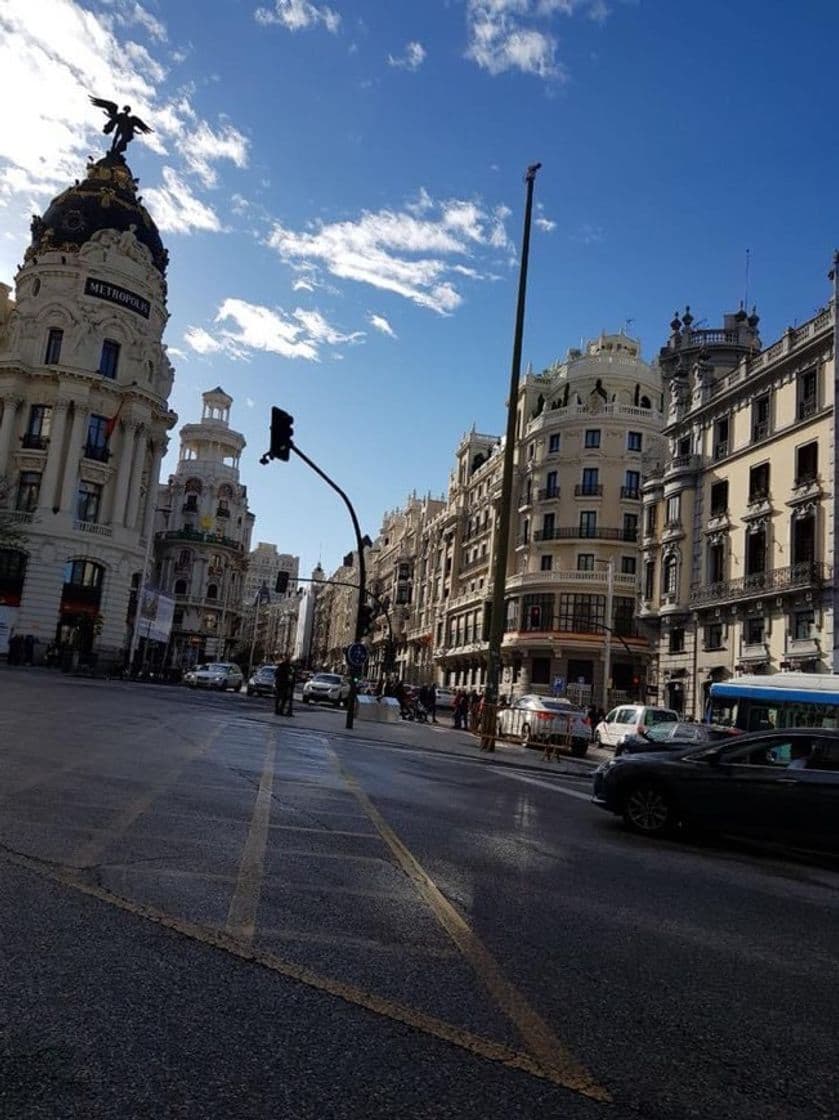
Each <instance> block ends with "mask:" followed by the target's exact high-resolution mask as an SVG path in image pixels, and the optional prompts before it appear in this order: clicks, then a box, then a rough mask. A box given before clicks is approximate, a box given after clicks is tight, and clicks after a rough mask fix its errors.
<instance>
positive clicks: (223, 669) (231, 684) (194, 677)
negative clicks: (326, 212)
mask: <svg viewBox="0 0 839 1120" xmlns="http://www.w3.org/2000/svg"><path fill="white" fill-rule="evenodd" d="M184 680H185V681H186V683H187V684H188V685H189V687H190V688H215V689H217V690H218V691H219V692H224V691H225V690H226V689H228V688H232V689H233V691H234V692H238V691H239V689H240V688H241V687H242V685H243V684H244V681H245V678H244V676H243V674H242V670H241V669H240V668H239V666H238V665H236V664H234V663H233V662H232V661H213V662H212V663H210V664H209V665H199V666H198V668H197V669H193V670H192V671H191V672H189V673H187V674H186V676H185V677H184Z"/></svg>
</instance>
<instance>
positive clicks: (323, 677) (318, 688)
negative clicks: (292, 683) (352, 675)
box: [303, 673, 350, 708]
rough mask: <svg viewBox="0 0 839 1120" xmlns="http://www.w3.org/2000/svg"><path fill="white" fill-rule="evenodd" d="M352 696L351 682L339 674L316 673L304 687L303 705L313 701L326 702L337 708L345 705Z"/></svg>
mask: <svg viewBox="0 0 839 1120" xmlns="http://www.w3.org/2000/svg"><path fill="white" fill-rule="evenodd" d="M349 694H350V682H349V681H348V680H347V678H346V677H340V676H339V675H338V674H337V673H315V675H314V676H313V677H310V678H309V680H307V681H306V683H305V684H304V685H303V703H304V704H309V703H311V702H312V701H313V700H326V701H328V702H329V703H331V704H334V705H335V707H336V708H340V706H341V705H342V704H343V703H344V701H345V700H346V699H347V697H348V696H349Z"/></svg>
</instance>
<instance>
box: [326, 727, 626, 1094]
mask: <svg viewBox="0 0 839 1120" xmlns="http://www.w3.org/2000/svg"><path fill="white" fill-rule="evenodd" d="M326 750H327V753H328V754H329V756H330V757H331V758H332V760H333V763H334V764H335V766H336V767H337V769H338V773H339V774H340V775H341V776H342V777H343V779H344V781H345V782H346V783H347V785H348V787H349V788H350V789H351V790H352V791H353V793H354V794H355V796H356V797H357V798H358V801H359V803H360V805H361V807H362V808H363V809H364V811H365V813H366V814H367V816H368V817H369V818H370V820H371V821H372V823H373V825H374V826H375V828H376V830H377V831H378V833H379V835H380V836H381V838H382V840H384V842H385V844H387V846H388V848H390V850H391V852H392V853H393V857H394V859H395V860H396V862H397V864H398V865H399V866H400V867H401V868H402V870H403V871H404V872H405V874H406V875H407V876H408V878H409V879H410V880H411V882H412V883H413V884H414V886H415V887H416V889H417V891H418V893H419V894H420V896H421V897H422V899H423V900H424V901H425V903H426V904H427V905H428V907H429V908H430V909H431V911H432V913H433V914H434V916H435V917H436V919H437V921H438V922H439V923H440V925H441V926H442V927H443V929H444V930H445V931H446V933H448V935H449V937H451V939H452V941H454V943H455V945H456V946H457V948H458V949H459V950H460V952H461V953H462V954H463V956H464V957H465V958H466V960H467V961H468V962H469V964H470V965H471V966H472V968H473V970H474V972H475V973H476V975H477V976H478V978H479V979H480V980H481V982H482V983H483V984H484V986H485V988H486V989H487V991H488V992H489V993H490V995H491V996H492V997H493V999H494V1000H495V1002H496V1003H497V1004H498V1006H499V1007H500V1008H501V1010H502V1011H503V1012H504V1013H505V1015H507V1017H508V1018H509V1019H510V1020H511V1022H513V1023H514V1024H515V1026H516V1028H517V1029H518V1032H519V1034H520V1035H521V1037H522V1039H523V1041H524V1043H525V1045H526V1046H527V1047H528V1048H529V1050H530V1051H531V1053H532V1054H533V1055H534V1057H535V1058H536V1060H537V1061H538V1063H539V1065H540V1067H541V1068H542V1069H544V1071H545V1076H547V1077H549V1078H550V1079H551V1080H552V1081H556V1082H557V1084H560V1085H564V1086H565V1088H567V1089H571V1090H573V1091H574V1092H575V1093H580V1094H581V1095H582V1096H585V1097H591V1098H592V1099H593V1100H597V1101H611V1099H612V1098H611V1096H610V1094H609V1092H608V1091H607V1090H606V1089H604V1088H603V1087H602V1086H601V1085H598V1084H597V1083H596V1082H595V1081H594V1079H593V1078H592V1076H591V1074H590V1073H588V1071H587V1070H586V1069H584V1068H583V1066H581V1065H580V1064H579V1062H577V1060H576V1059H575V1058H574V1057H573V1056H572V1055H571V1053H570V1051H569V1050H568V1048H567V1047H566V1046H565V1045H564V1044H563V1043H562V1042H560V1040H559V1039H558V1038H557V1037H556V1035H555V1034H554V1033H553V1031H552V1030H551V1028H550V1027H549V1026H548V1024H547V1023H546V1022H545V1020H544V1019H543V1018H542V1017H541V1015H539V1013H538V1012H537V1011H535V1010H534V1008H532V1007H531V1006H530V1004H529V1003H528V1002H527V1000H526V999H525V998H524V996H523V995H522V993H521V992H519V990H518V989H517V988H515V987H514V986H513V984H511V983H510V981H509V980H507V978H506V977H505V976H504V974H503V973H502V971H501V968H500V966H499V964H498V962H497V961H496V960H495V958H494V957H493V956H492V954H491V953H490V951H489V950H488V949H487V948H486V947H485V946H484V944H483V943H482V942H481V941H480V940H479V938H478V937H477V935H476V934H475V933H474V931H473V930H472V928H471V926H469V924H468V923H467V922H466V921H465V920H464V919H463V917H462V916H461V915H460V913H459V912H458V911H457V910H456V909H455V908H454V906H452V904H451V903H450V902H449V900H448V899H447V898H446V897H445V896H444V895H443V894H442V892H441V891H440V889H439V888H438V886H437V884H436V883H435V882H434V880H433V879H432V878H431V876H430V875H428V873H427V872H426V871H425V870H424V869H423V867H422V866H421V865H420V863H419V862H418V861H417V859H416V858H415V857H414V855H413V854H412V853H411V852H410V851H409V850H408V848H406V847H405V845H404V844H403V843H402V841H401V840H400V839H399V837H398V836H397V835H396V833H395V832H394V831H393V829H392V828H391V827H390V825H389V824H388V823H387V821H386V820H385V819H384V817H383V816H382V815H381V813H380V812H379V811H378V809H377V808H376V807H375V805H374V804H373V803H372V801H371V800H370V798H369V797H368V796H367V794H366V793H365V792H364V790H363V789H362V788H361V786H360V785H359V784H358V782H357V781H356V779H355V778H354V777H353V776H352V774H350V773H349V772H348V771H347V770H345V769H344V767H343V765H342V763H341V760H340V759H339V758H338V756H337V754H336V753H335V751H334V750H333V749H332V747H331V746H329V744H328V743H327V744H326Z"/></svg>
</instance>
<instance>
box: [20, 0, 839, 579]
mask: <svg viewBox="0 0 839 1120" xmlns="http://www.w3.org/2000/svg"><path fill="white" fill-rule="evenodd" d="M837 41H839V8H837V6H836V5H835V4H832V3H829V2H827V0H809V2H808V3H806V4H800V5H795V4H790V3H779V2H775V0H738V3H737V4H735V5H732V4H730V3H728V4H726V3H722V2H719V0H705V2H704V3H703V4H701V5H686V4H676V3H670V2H665V0H660V2H653V0H639V2H630V0H605V2H603V0H331V2H330V3H328V4H326V3H321V2H320V0H317V2H314V3H313V2H309V0H263V3H261V4H260V3H259V2H258V0H203V2H202V3H189V2H186V0H178V2H174V0H173V2H164V0H160V2H159V3H155V2H154V0H146V3H145V4H144V5H140V4H139V3H136V2H135V0H109V2H104V0H100V2H95V0H86V2H84V3H74V2H72V0H0V74H3V76H4V79H5V81H6V86H7V90H6V92H7V101H6V109H5V110H4V113H3V115H2V118H0V279H3V280H6V281H10V280H11V279H12V277H13V275H14V270H15V268H16V266H17V264H18V263H19V261H20V260H21V258H22V255H23V250H24V248H25V245H26V242H27V237H28V217H29V215H30V214H31V213H32V212H33V211H43V209H44V207H45V205H46V202H47V201H48V199H49V198H50V197H51V196H52V195H53V194H54V193H56V192H57V191H58V190H59V189H61V188H62V187H63V186H64V185H66V183H67V182H68V181H69V180H71V179H73V178H75V177H77V176H78V175H79V174H80V172H81V171H82V169H83V167H84V162H85V157H86V155H87V154H88V153H89V152H97V151H99V150H102V143H103V140H104V138H102V137H99V136H98V128H99V127H100V122H99V120H98V116H97V112H96V111H95V110H93V109H92V108H91V107H90V106H89V105H88V104H87V100H86V94H87V92H91V93H95V94H96V95H98V96H101V97H107V98H114V99H115V100H119V101H120V102H122V100H123V98H124V97H127V98H129V100H130V103H131V104H132V106H133V108H134V111H135V112H138V113H139V114H140V115H141V116H143V117H144V118H145V119H146V120H147V121H148V122H149V124H151V125H152V126H153V127H154V129H155V132H154V134H153V135H152V136H151V137H149V142H148V143H140V142H135V144H134V145H133V146H132V148H131V149H130V151H129V159H130V163H131V166H132V169H133V170H134V173H135V174H136V175H139V177H140V179H141V189H142V193H143V195H144V198H145V200H146V202H147V204H148V206H149V208H150V210H151V211H152V213H153V214H154V215H155V217H156V219H157V220H158V222H159V224H160V225H161V229H162V231H163V237H164V240H165V242H166V244H167V245H168V247H169V250H170V253H171V259H172V263H171V267H170V273H169V309H170V312H171V321H170V324H169V327H168V330H167V334H166V341H167V342H168V344H169V346H170V348H171V350H172V351H173V361H174V364H175V366H176V380H175V389H174V394H173V398H172V404H173V407H174V408H175V409H176V411H177V412H178V414H179V416H180V420H181V422H186V421H188V420H191V419H193V418H194V417H195V416H196V414H197V413H198V410H199V408H200V398H199V394H200V392H201V391H202V390H203V389H205V388H210V387H212V386H214V385H216V384H221V385H223V386H224V388H225V389H227V391H228V392H230V393H231V394H232V395H233V396H234V397H235V404H234V410H233V422H234V425H235V426H236V427H238V428H239V429H240V430H242V431H243V432H244V433H245V435H246V437H247V440H248V447H247V450H246V451H245V454H244V456H243V469H242V476H243V481H244V482H245V483H246V484H247V485H248V488H249V495H250V502H251V508H252V509H253V511H254V512H255V514H256V517H257V525H256V533H255V539H258V540H269V541H274V542H275V543H277V544H278V545H279V547H280V548H281V549H282V550H284V551H290V552H295V553H298V554H300V556H301V558H302V566H303V568H304V569H308V568H311V567H312V566H313V565H314V563H315V562H316V561H317V560H318V558H319V557H322V559H323V562H324V564H325V566H327V567H332V566H333V565H335V564H337V563H338V562H339V561H340V557H341V556H342V555H343V553H344V552H346V551H347V549H348V548H349V547H350V546H351V544H352V536H351V530H350V526H349V523H348V521H347V518H346V515H345V513H344V511H343V508H342V507H341V506H340V504H339V503H338V501H337V499H336V498H335V497H334V495H332V494H331V493H330V492H329V491H328V490H326V489H325V488H324V486H323V484H322V483H321V482H320V481H319V480H318V479H317V478H316V477H314V476H313V475H312V474H311V473H310V472H308V470H307V469H306V468H305V467H304V466H303V464H301V463H299V462H291V463H289V464H287V465H286V464H280V465H278V464H272V465H270V466H268V467H262V466H259V464H258V460H259V456H260V455H261V454H262V452H263V451H264V450H265V447H266V440H267V425H268V417H269V411H270V406H271V405H272V404H278V405H280V406H282V407H284V408H285V409H287V410H288V411H289V412H291V413H293V415H294V416H295V436H296V439H297V442H298V443H299V444H300V446H301V448H302V449H303V450H305V451H306V452H307V454H309V455H311V456H312V457H313V458H315V459H316V460H317V461H318V462H319V463H320V464H321V465H322V466H323V467H324V469H326V470H328V471H331V472H332V473H334V474H335V476H336V477H337V478H338V479H339V481H340V482H341V483H342V485H344V486H345V487H346V489H347V490H348V491H349V493H350V494H351V495H352V496H353V498H354V499H355V501H356V504H357V508H358V511H359V515H360V518H361V521H362V525H363V530H364V531H365V532H368V533H369V534H370V535H371V536H373V535H374V534H375V532H376V530H377V528H378V525H379V521H380V517H381V514H382V513H383V511H385V510H386V509H390V508H393V507H395V506H397V505H399V504H401V502H402V501H404V499H405V497H406V495H407V494H408V493H409V492H410V491H412V490H416V491H417V492H418V493H420V494H421V493H424V492H426V491H429V490H430V491H431V492H432V493H440V492H441V491H443V490H444V489H445V487H446V482H447V478H448V472H449V470H450V467H451V461H452V454H453V451H454V448H455V445H456V444H457V441H458V440H459V438H460V436H461V435H462V433H463V432H465V431H467V430H468V429H469V428H470V427H471V426H472V424H473V423H475V424H476V425H477V428H478V430H479V431H485V432H500V431H501V430H502V428H503V424H504V414H503V405H504V399H505V395H506V385H507V380H508V375H509V362H510V352H511V343H512V329H513V315H514V306H515V285H516V279H517V254H518V244H519V241H520V236H521V211H522V204H523V198H524V187H523V184H522V174H523V171H524V168H525V167H526V166H527V164H528V163H530V162H533V161H534V160H541V161H542V163H543V170H542V171H541V172H540V175H539V178H538V180H537V185H536V199H537V203H538V209H537V212H536V217H537V224H536V227H535V228H534V237H533V244H532V251H531V270H530V285H529V299H528V311H527V324H526V332H525V345H524V354H525V361H526V362H527V361H532V362H533V365H534V367H535V368H537V369H540V368H543V367H544V366H546V365H547V364H548V363H550V362H551V361H553V360H554V359H555V358H556V357H558V356H561V355H563V354H564V352H565V350H566V349H567V348H568V346H571V345H577V344H578V343H579V340H580V338H581V336H582V337H591V336H592V335H595V334H597V333H598V332H599V331H600V330H601V329H603V328H606V329H611V330H617V329H620V328H621V327H623V326H624V325H625V324H626V323H627V321H628V320H631V323H630V324H629V329H630V330H631V332H632V333H633V334H635V335H637V336H638V337H640V338H641V340H642V344H643V350H644V354H645V355H646V356H647V357H651V356H652V355H653V354H654V353H655V351H656V349H657V348H658V347H659V346H660V345H661V343H662V342H663V341H664V338H665V335H666V332H667V324H668V323H669V320H670V318H671V316H672V314H673V311H674V310H675V309H676V307H683V306H684V304H685V302H688V303H690V304H691V307H692V310H693V312H694V314H695V316H696V318H697V319H698V320H702V319H707V320H708V324H709V325H714V324H716V323H717V322H718V321H719V320H720V319H721V316H722V313H723V312H724V311H726V310H735V309H736V307H737V305H738V303H739V300H740V299H741V298H742V297H743V294H744V272H745V269H744V262H745V254H746V250H747V249H749V250H750V255H751V278H750V299H753V300H754V301H755V302H756V303H757V305H758V310H759V312H760V314H761V318H762V322H761V331H762V335H763V340H764V342H765V343H767V342H769V341H771V340H772V339H773V338H774V337H776V336H777V335H779V334H780V333H781V332H782V331H783V330H784V329H785V328H786V326H787V325H788V324H790V323H792V322H794V321H795V320H798V321H801V320H803V319H806V318H808V317H809V316H810V315H812V314H813V312H814V311H815V309H816V308H817V307H819V306H821V305H823V304H824V303H826V302H827V299H828V297H829V286H828V282H827V279H826V273H827V271H828V268H829V266H830V259H831V254H832V251H833V249H834V247H835V245H836V244H837V243H839V231H837V209H836V193H837V192H836V181H837V177H839V151H838V150H837V145H836V138H835V135H834V133H835V127H834V126H833V125H832V116H833V106H834V104H835V99H836V92H835V68H836V67H835V46H836V43H837ZM11 90H14V91H15V96H13V97H11V98H10V97H9V93H10V91H11ZM176 446H177V440H174V441H173V448H172V453H170V458H169V460H168V461H167V463H166V464H165V467H164V469H165V470H168V469H171V467H172V466H173V462H174V452H175V449H176Z"/></svg>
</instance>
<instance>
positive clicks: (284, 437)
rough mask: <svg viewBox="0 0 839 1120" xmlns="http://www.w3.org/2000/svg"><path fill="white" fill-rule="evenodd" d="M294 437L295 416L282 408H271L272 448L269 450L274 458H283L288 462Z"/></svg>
mask: <svg viewBox="0 0 839 1120" xmlns="http://www.w3.org/2000/svg"><path fill="white" fill-rule="evenodd" d="M293 437H294V417H293V416H291V415H289V413H288V412H284V411H283V410H282V409H281V408H272V409H271V450H270V451H269V452H268V454H269V456H270V457H271V458H272V459H282V460H283V461H284V462H286V463H287V462H288V456H289V452H290V451H291V441H292V439H293Z"/></svg>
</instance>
